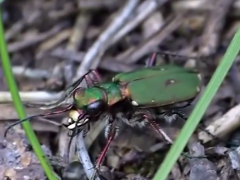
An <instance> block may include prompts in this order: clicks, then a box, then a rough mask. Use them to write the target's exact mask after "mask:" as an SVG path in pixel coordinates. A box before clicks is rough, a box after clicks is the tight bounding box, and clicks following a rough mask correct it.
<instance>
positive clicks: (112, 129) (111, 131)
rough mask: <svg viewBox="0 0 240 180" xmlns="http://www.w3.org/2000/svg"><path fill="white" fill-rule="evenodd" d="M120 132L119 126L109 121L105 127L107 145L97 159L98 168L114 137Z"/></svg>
mask: <svg viewBox="0 0 240 180" xmlns="http://www.w3.org/2000/svg"><path fill="white" fill-rule="evenodd" d="M117 134H118V128H117V127H116V126H114V124H113V123H109V124H108V125H107V127H106V128H105V137H106V138H107V144H106V145H105V147H104V149H103V150H102V152H101V153H100V155H99V157H98V159H97V161H96V169H98V168H99V167H100V165H101V163H102V161H103V159H104V158H105V155H106V153H107V150H108V148H109V146H110V144H111V142H112V141H113V139H114V138H115V137H116V136H117Z"/></svg>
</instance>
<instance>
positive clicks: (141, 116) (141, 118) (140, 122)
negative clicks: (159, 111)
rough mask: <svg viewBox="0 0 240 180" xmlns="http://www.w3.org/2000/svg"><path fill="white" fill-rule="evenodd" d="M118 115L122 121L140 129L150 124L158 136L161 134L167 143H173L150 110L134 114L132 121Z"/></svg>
mask: <svg viewBox="0 0 240 180" xmlns="http://www.w3.org/2000/svg"><path fill="white" fill-rule="evenodd" d="M117 115H118V116H121V117H120V119H121V120H122V121H123V122H125V123H126V124H128V125H130V126H132V127H136V126H138V127H140V128H143V127H145V126H146V125H147V124H148V123H149V124H150V126H151V128H152V129H153V130H154V131H156V132H157V133H158V134H160V135H161V136H162V137H163V139H164V140H165V141H166V142H167V143H170V144H172V143H173V142H172V140H171V138H170V137H169V136H168V135H167V134H166V133H165V132H164V131H163V130H162V128H161V127H160V126H159V125H158V124H157V123H156V122H155V119H156V117H155V116H154V113H153V112H150V111H149V110H138V111H135V112H134V113H133V115H132V117H131V118H130V119H127V118H125V117H123V115H122V114H117Z"/></svg>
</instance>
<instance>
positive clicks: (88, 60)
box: [74, 0, 140, 80]
mask: <svg viewBox="0 0 240 180" xmlns="http://www.w3.org/2000/svg"><path fill="white" fill-rule="evenodd" d="M139 2H140V0H129V1H128V2H127V3H126V5H125V6H124V8H123V10H122V12H121V13H120V14H119V16H117V17H116V19H114V20H113V22H112V23H111V24H110V25H109V27H108V28H107V29H106V30H105V31H104V32H103V33H102V34H101V35H100V37H99V38H98V39H97V41H96V42H95V43H94V44H93V46H92V47H91V48H90V49H89V50H88V52H87V54H86V55H85V57H84V59H83V61H82V63H81V65H80V66H79V68H78V70H77V75H76V78H75V79H74V80H76V79H78V78H79V77H82V75H83V74H85V73H86V72H87V71H88V70H89V69H94V68H96V67H97V66H98V64H99V62H100V57H101V56H102V55H103V54H104V52H105V50H106V49H107V47H108V43H109V39H111V37H112V36H113V35H115V34H116V32H117V31H118V30H119V29H120V28H121V27H122V26H123V24H124V23H125V22H126V21H127V20H128V19H129V16H130V15H131V14H132V13H133V12H134V10H135V8H136V6H137V5H138V3H139ZM96 57H98V58H97V59H96ZM94 60H95V61H94Z"/></svg>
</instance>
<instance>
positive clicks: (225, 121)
mask: <svg viewBox="0 0 240 180" xmlns="http://www.w3.org/2000/svg"><path fill="white" fill-rule="evenodd" d="M239 126H240V104H238V105H237V106H235V107H233V108H232V109H230V110H229V111H228V112H227V113H226V114H224V115H223V116H222V117H221V118H219V119H217V120H216V121H214V122H213V123H211V124H210V125H208V126H207V127H206V128H205V130H206V131H208V132H209V133H211V134H212V135H213V136H216V137H218V138H221V137H224V136H226V135H228V134H229V133H231V132H233V131H234V130H236V129H237V128H238V127H239ZM198 138H199V139H200V140H202V141H203V142H204V143H207V142H209V141H211V140H212V139H213V137H212V136H210V135H209V134H207V133H206V132H204V131H201V132H199V133H198Z"/></svg>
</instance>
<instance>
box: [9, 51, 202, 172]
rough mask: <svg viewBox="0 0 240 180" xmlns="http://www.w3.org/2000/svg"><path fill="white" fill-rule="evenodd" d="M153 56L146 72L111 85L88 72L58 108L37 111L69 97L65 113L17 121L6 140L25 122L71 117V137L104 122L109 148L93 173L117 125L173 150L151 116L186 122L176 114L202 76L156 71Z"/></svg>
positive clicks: (191, 97)
mask: <svg viewBox="0 0 240 180" xmlns="http://www.w3.org/2000/svg"><path fill="white" fill-rule="evenodd" d="M157 54H158V53H154V54H153V55H152V57H151V58H150V59H149V60H148V61H147V63H146V67H143V68H141V69H138V70H134V71H130V72H125V73H120V74H117V75H116V76H114V77H113V78H112V81H111V82H102V79H101V76H100V75H99V74H98V72H97V71H96V70H90V71H89V72H88V73H86V74H85V75H84V76H83V77H81V78H80V79H79V80H77V81H76V82H75V83H73V85H72V86H70V87H69V88H67V90H66V92H65V95H64V96H63V97H62V98H61V99H60V100H59V101H58V102H56V103H51V104H45V105H41V106H42V107H41V109H52V108H55V107H58V106H60V105H61V104H63V102H64V101H65V100H66V99H67V98H68V97H70V96H73V104H70V105H68V106H67V107H66V108H64V109H63V110H59V111H54V112H49V113H45V114H39V115H35V116H31V117H28V118H26V119H23V120H21V121H18V122H16V123H14V124H12V125H11V126H9V127H8V129H7V130H6V132H5V136H6V133H7V131H8V130H9V129H10V128H11V127H13V126H14V125H16V124H18V123H21V122H23V121H27V120H29V119H32V118H34V117H39V116H48V115H54V114H59V113H63V112H67V111H70V112H69V118H68V124H64V126H65V127H66V128H68V129H69V130H70V132H72V134H71V135H72V136H74V135H76V134H77V133H76V132H79V131H77V130H79V129H81V128H83V127H85V125H89V123H90V122H93V121H97V120H101V119H104V120H106V122H107V125H106V128H105V137H106V138H107V144H106V146H105V147H104V149H103V151H102V152H101V154H100V156H99V157H98V159H97V161H96V168H99V167H100V165H101V163H102V161H103V159H104V157H105V154H106V152H107V150H108V148H109V146H110V143H111V141H112V140H113V139H114V138H115V137H116V136H117V135H118V127H117V126H116V120H118V119H119V120H122V121H123V122H125V123H126V124H128V125H130V126H132V127H135V126H138V127H140V128H144V127H146V126H147V125H150V127H151V128H152V129H153V130H154V131H156V132H157V133H158V134H159V135H161V136H162V137H163V139H164V140H165V141H166V142H168V143H170V144H172V140H171V139H170V138H169V137H168V135H167V134H166V133H165V132H164V131H163V130H162V129H161V127H160V126H159V125H158V123H157V118H156V116H155V115H157V112H160V111H162V110H164V111H165V112H164V113H163V114H164V117H165V119H166V120H167V121H171V120H172V119H174V117H175V116H176V115H179V116H181V117H184V115H183V114H182V113H181V112H179V111H177V110H175V109H177V105H182V104H183V103H185V104H186V105H185V106H187V105H189V104H190V103H191V102H192V101H193V100H194V99H195V98H196V97H197V95H198V94H199V92H200V88H201V76H200V74H199V73H198V72H197V71H195V70H193V69H188V68H183V67H180V66H177V65H155V61H156V56H157ZM83 80H85V81H86V84H87V87H86V88H83V87H78V86H79V85H80V83H81V82H82V81H83ZM35 105H36V104H35ZM38 105H39V106H40V104H38ZM32 106H34V104H32ZM185 106H183V107H185ZM178 108H179V107H178ZM180 108H182V107H180ZM158 110H159V111H158ZM160 114H161V113H160ZM167 114H170V115H169V116H168V115H167Z"/></svg>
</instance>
